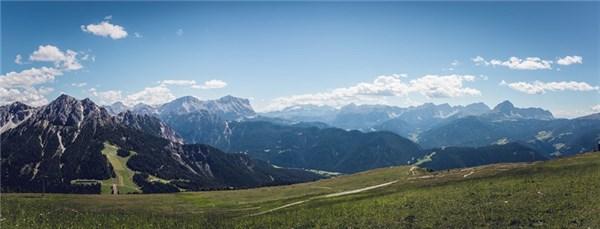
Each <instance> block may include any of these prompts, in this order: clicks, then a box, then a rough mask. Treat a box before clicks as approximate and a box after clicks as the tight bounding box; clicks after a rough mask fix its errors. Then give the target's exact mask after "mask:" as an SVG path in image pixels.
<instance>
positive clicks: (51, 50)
mask: <svg viewBox="0 0 600 229" xmlns="http://www.w3.org/2000/svg"><path fill="white" fill-rule="evenodd" d="M29 59H30V60H31V61H43V62H53V63H54V67H46V66H44V67H39V68H30V69H25V70H22V71H20V72H15V71H12V72H8V73H6V74H4V75H0V104H5V103H11V102H15V101H19V102H23V103H26V104H29V105H33V106H39V105H43V104H45V103H47V102H48V100H47V99H46V98H45V95H47V94H48V93H50V92H51V91H53V89H52V88H50V87H45V86H40V85H42V84H46V83H49V82H52V81H53V80H54V79H56V77H57V76H61V75H63V73H64V72H66V71H71V70H77V69H81V68H82V66H81V64H79V62H78V60H77V53H76V52H74V51H72V50H67V51H66V52H63V51H61V50H60V49H58V48H57V47H55V46H52V45H43V46H39V47H38V49H37V50H36V51H34V52H33V53H32V54H31V55H30V57H29Z"/></svg>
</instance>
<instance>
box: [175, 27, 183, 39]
mask: <svg viewBox="0 0 600 229" xmlns="http://www.w3.org/2000/svg"><path fill="white" fill-rule="evenodd" d="M175 34H177V36H180V37H181V36H183V29H178V30H177V31H176V32H175Z"/></svg>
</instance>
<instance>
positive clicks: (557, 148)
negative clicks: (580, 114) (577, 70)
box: [419, 117, 600, 155]
mask: <svg viewBox="0 0 600 229" xmlns="http://www.w3.org/2000/svg"><path fill="white" fill-rule="evenodd" d="M598 140H600V120H594V119H571V120H568V119H552V120H536V119H518V120H497V119H495V118H492V119H490V118H489V117H465V118H460V119H456V120H452V121H449V122H448V123H445V124H443V125H439V126H437V127H435V128H433V129H431V130H429V131H426V132H424V133H422V134H421V135H420V137H419V144H420V145H421V146H423V147H424V148H436V147H444V146H468V147H478V146H485V145H490V144H504V143H507V142H520V143H523V144H525V145H527V146H528V147H531V148H533V149H535V150H537V151H539V152H542V153H544V154H546V155H572V154H575V153H581V152H586V151H590V150H593V149H595V147H596V142H598Z"/></svg>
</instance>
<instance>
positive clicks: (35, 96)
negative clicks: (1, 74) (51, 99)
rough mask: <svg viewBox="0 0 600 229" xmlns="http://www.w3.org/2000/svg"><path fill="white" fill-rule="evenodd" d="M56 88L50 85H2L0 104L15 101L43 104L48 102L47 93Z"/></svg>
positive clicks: (34, 104)
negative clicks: (9, 86) (36, 86)
mask: <svg viewBox="0 0 600 229" xmlns="http://www.w3.org/2000/svg"><path fill="white" fill-rule="evenodd" d="M53 90H54V89H53V88H49V87H41V88H33V87H23V88H4V87H0V104H8V103H12V102H15V101H19V102H22V103H25V104H27V105H30V106H41V105H44V104H47V103H48V100H47V99H46V97H45V95H47V94H48V93H50V92H52V91H53Z"/></svg>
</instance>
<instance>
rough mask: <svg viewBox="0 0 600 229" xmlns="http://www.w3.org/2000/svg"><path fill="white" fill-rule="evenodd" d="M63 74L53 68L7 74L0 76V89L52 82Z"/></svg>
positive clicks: (32, 69)
mask: <svg viewBox="0 0 600 229" xmlns="http://www.w3.org/2000/svg"><path fill="white" fill-rule="evenodd" d="M62 74H63V73H62V72H61V71H60V70H58V69H55V68H48V67H41V68H30V69H26V70H23V71H20V72H9V73H6V74H4V75H0V87H3V88H8V87H21V86H32V85H37V84H43V83H46V82H49V81H52V80H54V78H55V77H56V76H59V75H62Z"/></svg>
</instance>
